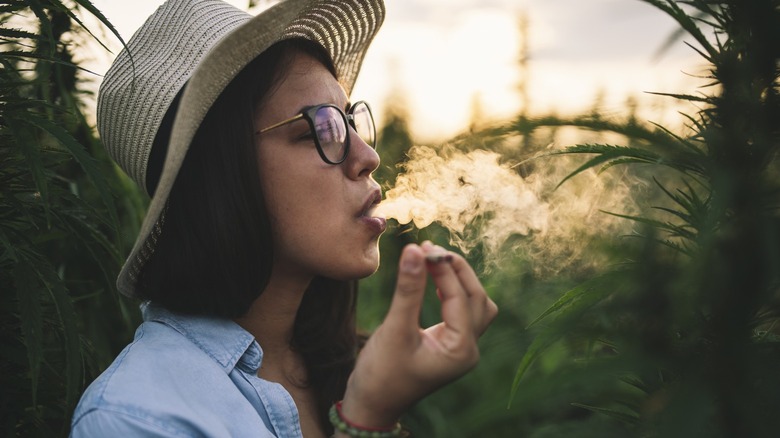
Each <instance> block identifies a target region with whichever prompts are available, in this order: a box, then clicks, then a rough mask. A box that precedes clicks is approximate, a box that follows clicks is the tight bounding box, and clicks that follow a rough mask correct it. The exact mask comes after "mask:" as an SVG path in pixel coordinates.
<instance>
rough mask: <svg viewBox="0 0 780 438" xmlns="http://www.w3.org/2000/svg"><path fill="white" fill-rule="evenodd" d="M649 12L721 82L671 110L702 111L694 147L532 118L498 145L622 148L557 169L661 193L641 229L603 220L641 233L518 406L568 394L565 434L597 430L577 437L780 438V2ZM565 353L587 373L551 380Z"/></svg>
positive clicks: (617, 126) (561, 324) (594, 287)
mask: <svg viewBox="0 0 780 438" xmlns="http://www.w3.org/2000/svg"><path fill="white" fill-rule="evenodd" d="M644 1H645V2H647V3H649V4H651V5H653V6H654V7H656V8H657V9H660V10H661V11H663V12H665V13H666V14H668V15H669V16H671V17H672V18H673V19H674V20H676V22H677V23H679V25H680V27H681V30H682V31H683V32H684V34H685V35H687V38H692V39H693V42H691V44H690V47H691V48H692V50H696V51H697V52H698V53H699V54H700V55H701V57H702V58H703V59H704V60H705V61H706V62H707V65H708V66H709V70H708V73H707V75H706V77H705V78H703V79H704V81H705V83H704V84H703V87H702V88H701V89H700V90H697V91H696V92H691V93H687V94H685V93H683V94H668V95H667V96H668V97H669V98H672V99H679V100H682V101H684V102H690V103H693V104H695V105H696V106H697V107H699V108H700V111H699V112H698V113H697V114H694V115H684V117H685V118H686V123H687V128H688V130H689V133H688V134H680V133H675V132H672V131H671V130H667V129H664V128H663V127H661V126H656V125H643V124H639V123H637V122H635V121H633V120H632V121H629V122H610V121H607V120H605V119H604V118H599V117H592V116H588V117H581V118H574V119H570V120H561V119H557V118H550V119H537V120H533V119H528V118H521V119H518V120H517V121H516V123H513V124H512V125H511V126H509V127H504V128H502V129H503V131H501V130H496V131H494V132H493V134H494V135H496V134H500V135H509V134H511V133H513V132H514V133H527V132H529V131H533V130H534V129H536V128H538V127H543V126H544V127H550V126H560V125H568V126H576V127H579V128H584V129H589V130H596V131H601V132H604V131H607V132H613V133H618V134H621V135H622V136H624V138H626V142H625V144H623V145H613V144H602V143H588V144H579V145H575V146H571V147H568V148H565V149H564V150H561V151H556V152H551V153H547V154H545V159H550V158H551V157H550V156H551V155H559V154H562V155H567V156H571V155H581V156H583V157H585V161H584V164H582V166H580V167H579V168H577V169H575V170H574V171H573V172H572V173H571V174H570V176H569V178H570V179H574V178H577V176H578V175H579V174H580V173H581V172H583V171H585V170H589V169H596V170H598V171H599V172H611V171H614V168H615V167H618V166H622V167H626V166H627V167H628V168H630V170H631V172H633V174H634V175H637V176H644V177H647V178H648V179H649V180H650V182H651V184H652V185H653V186H654V187H655V188H656V196H654V197H652V198H650V200H649V201H647V202H648V203H649V205H650V207H651V208H650V209H647V210H644V212H643V213H641V214H624V213H622V212H620V211H608V212H603V214H613V215H620V216H623V217H624V218H625V220H628V221H633V223H634V225H635V227H634V230H635V232H634V233H633V234H632V235H630V236H622V237H621V238H619V239H615V242H614V243H613V244H612V247H611V254H612V255H613V261H614V263H613V264H612V265H611V268H610V269H608V270H606V271H604V272H602V273H601V274H599V275H597V276H594V277H592V278H590V279H589V280H587V281H586V282H584V283H583V284H581V285H580V286H578V287H576V288H574V289H572V290H570V291H568V292H566V293H565V294H563V296H562V297H561V298H560V299H559V300H558V301H557V302H555V304H553V305H552V306H551V307H550V308H549V309H548V310H547V311H546V312H544V313H543V314H541V315H540V316H539V318H537V320H536V321H534V322H533V323H532V324H531V327H530V330H532V331H534V332H535V333H536V337H535V340H534V342H533V343H532V344H531V346H530V347H529V348H528V349H527V351H526V353H525V356H524V357H523V359H522V361H521V363H520V366H519V369H518V371H517V374H516V376H515V380H514V384H513V387H512V389H513V397H515V399H517V398H522V397H523V393H525V392H529V393H533V394H537V395H539V394H543V393H544V391H543V390H541V389H540V388H545V389H546V390H547V393H548V394H549V395H548V396H549V397H552V398H560V397H561V394H562V393H563V394H568V395H569V397H570V398H569V399H568V400H567V403H566V406H559V408H560V409H562V410H563V411H565V412H567V413H568V414H567V415H562V416H559V417H558V418H559V419H563V420H561V421H562V422H568V423H579V424H580V425H581V426H585V427H579V428H573V429H567V430H568V432H567V436H592V435H593V433H594V429H593V428H592V427H595V428H598V430H600V431H601V432H600V433H599V434H597V435H598V436H643V437H644V436H646V437H656V436H657V437H675V436H680V437H694V436H701V437H769V436H778V434H780V416H779V415H778V406H780V391H779V390H778V389H779V388H780V367H779V366H778V365H780V336H778V335H780V324H778V321H780V157H778V152H779V151H778V149H779V148H780V95H779V94H778V91H779V90H778V85H780V84H779V83H778V71H779V70H778V68H779V67H780V2H778V1H777V0H749V1H745V0H731V1H711V0H689V1H672V0H644ZM569 182H570V181H568V180H565V181H562V182H561V184H568V183H569ZM556 345H564V346H565V348H566V349H567V351H569V352H571V356H572V357H571V359H574V360H569V361H564V365H561V366H560V367H558V369H557V371H556V372H554V373H551V374H547V375H545V374H541V373H535V372H534V362H535V361H536V360H537V359H539V358H540V357H544V355H545V352H547V351H550V350H549V349H550V347H552V346H556ZM529 374H534V375H535V376H534V378H533V379H529ZM542 397H544V395H542ZM548 413H549V412H548ZM596 425H597V426H596ZM560 430H564V429H563V427H561V429H560Z"/></svg>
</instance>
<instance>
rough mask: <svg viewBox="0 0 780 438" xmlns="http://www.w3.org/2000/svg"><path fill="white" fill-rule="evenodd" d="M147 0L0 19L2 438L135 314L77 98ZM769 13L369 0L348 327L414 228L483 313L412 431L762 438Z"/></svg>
mask: <svg viewBox="0 0 780 438" xmlns="http://www.w3.org/2000/svg"><path fill="white" fill-rule="evenodd" d="M230 2H231V3H233V4H235V5H236V6H238V7H241V8H244V9H248V10H250V12H258V11H260V10H262V9H264V8H267V7H269V6H270V4H272V3H273V2H269V1H263V0H257V1H252V2H249V1H248V0H230ZM160 3H161V2H160V1H151V0H136V1H133V2H118V1H109V0H93V1H92V3H90V2H88V1H87V0H72V1H65V0H62V1H53V0H52V1H42V0H25V1H22V2H8V3H7V4H5V5H3V8H2V9H0V17H2V18H0V23H2V32H1V33H0V37H2V41H1V43H2V44H3V52H0V56H2V59H0V61H2V62H1V63H0V66H2V69H0V73H1V74H2V81H3V82H2V86H1V87H0V92H2V93H0V98H2V105H0V111H1V112H0V139H2V148H1V149H0V159H1V160H2V166H0V182H2V183H0V191H1V192H0V195H1V196H0V205H2V210H0V211H2V214H1V215H0V243H1V244H2V253H1V254H0V286H1V289H2V295H1V296H0V299H2V307H0V312H1V313H0V322H1V323H2V337H0V353H2V356H3V360H2V362H0V383H1V384H2V386H1V387H2V390H1V391H0V394H1V395H0V407H1V409H0V412H2V414H1V415H2V423H1V424H2V426H1V427H2V428H3V433H4V435H6V436H17V435H18V436H31V435H43V436H56V435H67V431H68V422H69V418H70V415H71V412H72V409H73V407H74V405H75V402H76V401H77V400H78V397H79V395H80V393H81V391H82V390H83V388H84V387H86V385H87V384H88V383H89V382H90V381H91V380H92V379H94V378H95V377H96V376H97V374H99V372H100V371H101V370H102V369H104V368H105V367H106V366H107V365H108V364H109V363H110V362H111V360H113V358H114V356H115V355H116V354H117V353H118V352H119V351H120V350H121V348H123V347H124V345H126V344H127V342H129V340H130V339H131V338H132V333H133V331H134V330H135V327H136V326H137V324H138V322H139V314H138V309H137V303H135V302H133V301H132V300H128V299H125V298H123V297H120V296H119V295H118V294H117V292H116V290H115V286H114V279H115V277H116V274H117V272H118V269H119V267H120V266H121V263H122V262H123V260H124V256H125V254H126V253H127V252H128V250H129V248H130V247H131V246H132V243H133V241H134V236H135V233H136V232H137V228H138V226H139V224H140V221H141V219H142V218H143V212H144V209H145V206H146V203H147V199H146V198H145V197H144V196H143V195H141V194H140V193H139V192H138V190H137V189H136V188H135V187H134V184H133V183H132V182H131V181H130V180H129V179H128V178H127V177H126V176H125V175H123V174H122V173H121V171H119V170H118V169H117V168H116V167H115V166H114V165H112V164H111V163H110V162H109V160H108V159H107V157H106V156H105V154H104V152H103V150H102V147H101V145H100V141H99V139H98V138H97V134H96V131H95V129H94V93H95V91H96V89H97V86H98V85H99V82H100V75H101V74H102V73H103V72H105V70H106V68H107V67H108V65H109V64H110V61H111V59H112V58H113V56H114V55H113V54H112V52H113V53H117V52H118V50H119V49H120V48H121V43H120V41H119V38H118V36H121V37H122V38H124V39H128V38H129V37H130V36H131V35H132V33H133V32H134V31H135V29H136V28H138V26H140V24H141V23H142V22H143V20H144V19H145V18H146V17H147V16H148V15H149V14H151V13H152V12H153V11H154V9H155V8H156V7H157V6H158V5H159V4H160ZM779 9H780V6H778V1H777V0H754V1H751V2H742V1H716V2H712V1H704V0H692V1H680V2H675V1H671V0H647V1H642V0H589V1H587V2H585V1H575V0H547V1H542V0H515V1H512V0H481V1H477V0H392V1H387V18H386V20H385V23H384V25H383V28H382V30H381V31H380V33H379V35H378V36H377V38H376V40H375V43H374V44H373V46H372V48H371V49H370V51H369V53H368V56H367V58H366V61H365V63H364V65H363V70H362V73H361V76H360V78H359V80H358V83H357V85H356V88H355V90H354V92H353V97H354V98H356V99H365V100H368V101H370V102H371V103H372V105H373V108H374V112H375V118H376V120H377V123H378V124H379V128H380V130H381V132H380V139H379V148H378V151H379V153H380V155H381V157H382V165H381V166H380V168H379V169H378V170H377V171H376V172H375V176H376V179H377V180H378V181H379V182H380V183H381V184H382V185H383V187H384V188H385V194H386V198H387V200H386V201H385V202H384V204H385V205H386V206H387V207H386V208H387V214H388V215H389V217H390V218H391V220H390V222H389V225H390V226H389V229H388V231H387V232H386V234H385V236H383V238H382V240H381V249H382V265H381V267H380V269H379V271H378V272H377V273H376V274H375V275H373V276H372V277H370V278H368V279H366V280H363V281H361V284H360V288H361V293H360V298H359V314H358V318H359V321H358V322H359V326H360V328H361V330H363V331H365V332H367V333H370V331H371V330H372V329H373V328H375V327H376V326H377V325H378V324H379V323H381V321H382V318H383V316H384V313H385V311H386V309H387V305H388V303H389V299H390V295H391V293H392V290H393V287H394V279H395V271H396V267H397V266H396V260H397V259H398V255H399V253H400V250H401V248H402V247H403V245H404V244H406V243H409V242H419V241H422V240H425V239H430V240H433V241H434V242H436V243H439V244H441V245H444V246H447V247H449V248H451V249H453V250H456V251H459V252H461V253H463V254H465V255H466V256H467V258H468V259H469V261H470V262H471V263H472V264H473V266H475V268H476V270H477V271H478V273H479V275H480V277H481V278H482V280H483V283H484V285H485V287H486V289H487V290H488V293H489V294H490V295H491V296H492V297H493V299H494V300H495V301H496V302H497V304H498V305H499V308H500V310H501V312H500V315H499V317H498V318H497V320H496V322H495V323H494V324H493V326H492V327H491V328H490V330H489V331H488V332H487V333H486V334H485V335H484V337H483V339H482V340H481V348H482V360H481V362H480V364H479V365H478V367H477V368H476V369H475V370H474V371H473V372H472V373H470V374H469V375H467V376H466V377H464V378H463V379H461V380H459V381H458V382H456V383H454V384H452V385H450V386H448V387H447V388H445V389H444V390H442V391H440V392H438V393H436V394H434V395H433V396H431V397H429V398H427V399H425V400H424V401H422V402H420V403H419V404H418V405H416V406H415V407H414V408H413V409H412V410H411V411H410V412H409V413H408V415H407V416H406V417H405V418H404V419H403V423H404V425H405V426H406V427H407V428H408V429H409V430H410V431H411V432H412V434H413V436H419V437H481V436H495V437H534V438H539V437H559V436H566V437H569V436H576V437H591V436H593V437H612V436H615V437H633V436H636V437H677V436H679V437H683V436H684V437H770V436H777V434H778V433H780V417H779V416H777V415H776V411H777V406H778V405H779V404H778V403H779V402H780V395H779V394H780V391H777V389H778V388H780V371H778V367H777V364H778V363H780V343H778V341H780V338H778V335H780V326H778V325H777V321H778V319H780V291H779V289H780V251H778V248H780V219H779V216H780V160H778V142H779V139H780V103H779V102H780V98H778V68H777V66H778V65H779V64H778V60H780V54H779V51H780V12H779ZM109 23H110V25H111V26H113V30H112V28H110V27H109V25H108V24H109ZM85 29H89V31H91V32H92V34H90V33H89V32H88V31H87V30H85ZM415 188H417V190H415ZM420 204H423V205H425V206H426V208H424V209H423V208H421V207H420ZM435 297H436V294H435V293H434V291H433V290H431V291H430V293H429V294H428V296H427V301H426V305H425V307H424V310H423V315H422V317H421V320H422V324H423V325H424V326H427V325H432V324H435V323H436V322H438V307H437V302H436V298H435ZM388 384H391V382H388Z"/></svg>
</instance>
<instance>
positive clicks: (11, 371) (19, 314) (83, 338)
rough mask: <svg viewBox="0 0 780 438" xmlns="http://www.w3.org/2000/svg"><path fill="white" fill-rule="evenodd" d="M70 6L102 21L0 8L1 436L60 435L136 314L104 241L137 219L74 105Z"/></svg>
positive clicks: (65, 8)
mask: <svg viewBox="0 0 780 438" xmlns="http://www.w3.org/2000/svg"><path fill="white" fill-rule="evenodd" d="M79 7H80V8H83V9H84V10H86V11H88V12H90V13H92V14H94V15H95V16H96V17H98V18H99V19H100V20H101V21H102V22H103V23H104V24H106V25H108V23H107V22H106V20H105V17H103V16H102V14H100V13H99V12H98V11H97V10H96V9H95V8H94V6H93V5H92V4H91V3H90V2H88V1H86V0H79V1H76V2H75V4H65V3H62V2H56V1H46V2H42V1H34V0H28V1H15V2H5V3H4V4H3V6H2V9H0V44H1V45H2V46H3V51H2V52H0V144H1V145H2V146H0V163H1V164H0V212H2V213H0V245H1V246H0V285H2V287H1V288H0V290H1V292H0V300H1V301H2V306H0V324H2V332H1V333H2V334H1V335H0V355H2V362H0V363H2V365H0V381H1V382H2V384H1V385H0V386H1V387H2V388H3V390H2V391H0V394H1V395H0V412H2V421H0V424H2V425H3V426H2V427H3V430H2V433H3V435H4V436H16V435H25V436H27V435H44V436H54V435H64V434H66V433H67V430H68V425H69V420H70V414H71V412H72V410H73V408H74V407H75V403H76V402H77V401H78V397H79V395H80V393H81V391H82V390H83V388H84V386H85V385H86V384H87V383H89V382H90V381H91V380H92V379H93V378H94V377H95V376H96V373H97V372H99V371H100V370H101V369H102V368H104V367H105V366H106V364H107V362H108V361H110V360H111V359H112V358H113V356H114V355H115V354H116V352H117V349H118V348H119V347H120V346H121V345H123V344H124V343H126V341H127V339H128V338H129V337H130V336H131V333H132V328H133V327H134V325H135V320H136V319H137V318H136V317H134V316H133V312H130V311H128V310H127V308H126V305H127V304H126V303H125V302H123V301H121V300H120V299H119V298H118V296H117V294H116V292H115V289H114V284H113V283H114V278H115V277H116V273H117V272H118V268H119V266H120V265H121V262H122V259H121V255H120V254H122V249H121V248H117V247H116V246H115V243H116V242H122V238H120V236H121V234H120V233H121V232H120V229H119V222H120V218H121V219H122V222H123V223H126V224H137V217H138V215H139V213H138V210H139V209H141V208H143V205H142V201H140V198H139V195H138V194H137V193H135V192H131V191H129V190H128V187H130V186H129V185H128V184H126V182H124V181H123V180H122V178H121V177H120V176H119V174H118V172H117V171H116V170H115V168H114V167H113V165H112V164H111V163H110V161H109V160H108V158H107V157H105V156H104V154H103V151H102V148H101V147H100V145H99V143H98V141H97V140H96V139H95V136H94V133H93V131H92V129H90V128H89V126H88V124H87V122H86V120H85V117H84V114H83V113H82V112H81V109H80V108H81V106H80V105H81V104H80V102H81V99H82V97H83V96H84V95H85V92H84V91H81V90H80V89H79V88H78V85H79V84H80V83H81V79H80V76H79V72H80V71H82V70H80V69H79V67H77V66H76V65H75V64H73V62H72V53H71V50H72V47H73V44H74V38H73V37H74V35H75V34H76V33H77V32H79V31H83V30H85V28H84V27H83V23H81V21H80V20H79V18H78V16H77V15H76V14H75V12H74V11H75V10H76V8H79ZM74 23H75V25H76V27H74ZM20 27H21V28H20ZM109 28H110V29H111V30H112V31H114V30H113V28H112V27H110V25H109ZM33 29H34V30H33ZM114 33H116V32H115V31H114ZM117 199H121V202H120V203H117ZM131 232H132V231H131ZM123 243H124V244H126V243H127V242H123ZM87 309H88V310H89V311H85V310H87Z"/></svg>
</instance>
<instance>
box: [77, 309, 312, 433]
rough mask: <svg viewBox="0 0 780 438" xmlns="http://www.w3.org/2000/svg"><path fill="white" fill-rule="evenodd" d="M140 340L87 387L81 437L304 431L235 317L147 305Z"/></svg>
mask: <svg viewBox="0 0 780 438" xmlns="http://www.w3.org/2000/svg"><path fill="white" fill-rule="evenodd" d="M142 311H143V316H144V323H143V324H141V326H140V327H138V330H137V331H136V333H135V339H134V340H133V342H132V343H131V344H130V345H128V346H127V347H126V348H125V349H124V350H123V351H122V353H121V354H120V355H119V356H118V357H117V358H116V360H115V361H114V363H113V364H111V366H110V367H108V369H106V371H104V372H103V374H101V375H100V377H98V378H97V379H96V380H95V381H94V382H92V384H91V385H90V386H89V388H87V390H86V392H85V393H84V395H83V396H82V397H81V401H80V402H79V404H78V406H77V407H76V411H75V413H74V414H73V422H72V423H71V436H73V437H120V436H121V437H132V436H144V437H147V436H166V437H167V436H187V437H194V436H199V437H249V436H251V437H284V438H288V437H291V438H292V437H301V427H300V422H299V419H298V409H297V408H296V407H295V403H294V402H293V399H292V397H290V394H289V393H288V392H287V391H286V390H285V389H284V388H283V387H282V386H281V385H280V384H278V383H273V382H269V381H267V380H263V379H260V378H259V377H257V370H258V369H259V368H260V363H261V362H262V360H263V350H262V349H261V348H260V346H259V345H258V344H257V342H256V341H255V339H254V338H253V337H252V335H250V334H249V333H248V332H247V331H246V330H244V329H243V328H241V327H240V326H239V325H238V324H236V323H235V322H233V321H231V320H229V319H220V318H209V317H200V316H184V315H179V314H174V313H171V312H169V311H167V310H165V309H162V308H160V307H157V306H153V305H143V306H142Z"/></svg>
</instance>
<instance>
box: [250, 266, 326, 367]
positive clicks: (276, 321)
mask: <svg viewBox="0 0 780 438" xmlns="http://www.w3.org/2000/svg"><path fill="white" fill-rule="evenodd" d="M309 283H311V278H302V277H301V276H299V275H283V274H282V273H281V272H279V269H277V267H274V269H273V271H272V273H271V278H270V280H269V282H268V286H267V287H266V288H265V290H263V293H262V294H260V296H259V297H258V298H257V299H256V300H255V301H254V302H253V303H252V305H251V306H250V308H249V311H248V312H247V313H246V314H245V315H243V316H241V317H239V318H236V320H235V321H236V323H238V325H240V326H241V327H243V328H244V329H245V330H246V331H248V332H249V333H250V334H252V336H254V337H255V339H256V340H257V342H258V344H260V346H261V347H262V349H263V363H262V367H261V370H260V375H261V376H262V377H268V378H269V380H276V381H278V380H279V379H280V378H281V377H284V374H285V373H284V372H283V371H284V370H285V369H287V370H290V369H296V368H298V366H294V365H296V364H298V365H299V366H300V359H299V357H298V355H297V354H295V353H294V352H293V351H292V349H291V342H292V337H293V330H294V327H295V316H296V314H297V313H298V308H299V307H300V305H301V301H302V300H303V294H304V293H305V292H306V288H307V287H308V286H309ZM287 377H291V376H287Z"/></svg>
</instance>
